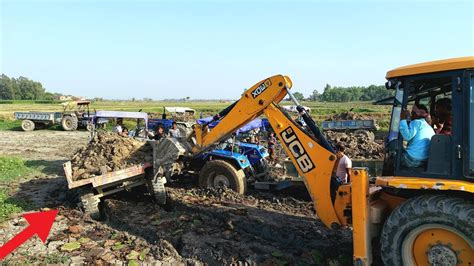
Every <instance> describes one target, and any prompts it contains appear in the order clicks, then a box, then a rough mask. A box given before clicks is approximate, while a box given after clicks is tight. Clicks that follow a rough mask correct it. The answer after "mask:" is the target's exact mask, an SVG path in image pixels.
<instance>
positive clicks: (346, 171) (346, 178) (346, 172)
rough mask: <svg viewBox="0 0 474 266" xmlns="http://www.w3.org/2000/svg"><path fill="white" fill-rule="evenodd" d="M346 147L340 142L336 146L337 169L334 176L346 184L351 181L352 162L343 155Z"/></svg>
mask: <svg viewBox="0 0 474 266" xmlns="http://www.w3.org/2000/svg"><path fill="white" fill-rule="evenodd" d="M345 150H346V147H345V146H344V144H342V143H341V142H338V143H337V144H336V157H337V161H338V163H337V168H336V176H337V177H338V178H339V179H340V180H341V181H342V182H343V183H348V182H350V181H351V178H350V177H351V176H350V175H351V173H350V171H351V168H352V160H351V159H349V157H347V155H345V154H344V151H345Z"/></svg>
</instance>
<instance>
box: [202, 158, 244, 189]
mask: <svg viewBox="0 0 474 266" xmlns="http://www.w3.org/2000/svg"><path fill="white" fill-rule="evenodd" d="M199 186H200V187H204V188H206V187H207V188H214V187H228V188H230V189H232V190H234V191H236V192H237V193H239V194H245V192H246V190H247V182H246V180H245V174H244V171H243V170H242V169H239V170H237V169H235V167H234V166H233V165H232V164H230V163H228V162H226V161H222V160H212V161H208V162H207V163H206V164H205V165H204V167H203V168H202V169H201V172H200V174H199Z"/></svg>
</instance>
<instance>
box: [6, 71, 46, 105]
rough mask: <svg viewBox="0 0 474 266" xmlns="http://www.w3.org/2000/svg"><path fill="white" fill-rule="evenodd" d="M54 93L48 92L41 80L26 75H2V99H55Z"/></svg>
mask: <svg viewBox="0 0 474 266" xmlns="http://www.w3.org/2000/svg"><path fill="white" fill-rule="evenodd" d="M53 99H54V94H52V93H49V92H46V90H45V89H44V88H43V85H42V84H41V83H40V82H37V81H34V80H31V79H28V78H26V77H21V76H20V77H19V78H13V77H12V78H10V77H8V76H7V75H5V74H2V75H1V76H0V100H53Z"/></svg>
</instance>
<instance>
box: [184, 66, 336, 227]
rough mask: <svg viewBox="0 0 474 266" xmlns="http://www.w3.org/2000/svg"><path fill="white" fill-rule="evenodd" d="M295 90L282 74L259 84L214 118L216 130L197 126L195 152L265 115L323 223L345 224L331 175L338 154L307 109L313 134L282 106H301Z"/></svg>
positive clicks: (327, 224)
mask: <svg viewBox="0 0 474 266" xmlns="http://www.w3.org/2000/svg"><path fill="white" fill-rule="evenodd" d="M291 87H292V82H291V80H290V78H289V77H286V76H282V75H276V76H273V77H270V78H267V79H265V80H262V81H260V82H259V83H257V84H255V85H254V86H252V87H251V88H250V89H248V90H247V91H246V92H245V93H244V94H243V95H242V97H241V98H240V100H238V101H237V102H235V103H233V104H232V105H230V106H229V107H227V108H226V109H224V110H223V111H221V112H220V113H219V114H218V115H216V116H215V117H214V120H213V121H217V120H219V123H218V124H217V126H215V127H214V128H213V129H212V130H209V129H208V127H207V125H195V127H194V132H195V137H196V146H195V147H194V149H193V152H194V153H199V152H202V151H204V150H206V149H207V148H209V147H210V146H211V145H213V144H215V143H218V142H219V141H221V140H223V139H225V138H226V137H228V136H229V135H230V134H231V133H232V132H234V131H235V130H237V129H238V128H240V127H242V126H243V125H245V124H246V123H248V122H250V121H251V120H252V119H254V118H256V117H258V116H260V115H262V114H265V116H266V117H267V118H268V121H269V122H270V125H271V126H272V128H273V130H274V131H275V134H276V136H277V137H278V138H279V140H280V142H281V143H282V144H283V147H284V149H285V151H286V152H287V154H288V156H289V157H290V158H291V160H292V161H293V164H294V165H295V167H296V169H297V170H298V172H299V174H300V175H301V176H303V177H304V180H305V185H306V187H307V188H308V191H309V192H310V195H311V197H312V199H313V202H314V205H315V209H316V212H317V214H318V216H319V218H320V219H321V221H322V222H323V223H324V224H325V225H326V226H328V227H331V226H333V225H334V224H341V222H340V220H339V219H338V216H337V215H336V211H335V209H334V205H333V203H332V200H331V189H330V184H331V178H332V177H331V175H332V169H333V166H334V164H335V161H336V156H335V154H334V151H333V150H332V148H331V147H330V146H329V145H328V143H327V141H326V140H325V139H324V137H323V136H322V135H321V133H320V132H319V129H317V127H316V126H315V124H314V122H313V121H312V119H311V118H310V116H309V115H308V114H307V113H306V111H304V109H303V108H301V107H300V108H299V111H300V112H301V114H302V116H303V118H304V119H305V122H306V124H307V125H308V127H309V128H310V130H311V131H312V133H313V135H311V134H310V133H308V132H307V131H306V130H305V129H303V128H302V127H300V126H299V125H297V124H296V123H295V122H294V121H293V120H292V119H291V118H290V117H289V116H288V115H287V114H286V113H285V111H283V110H282V109H281V108H280V107H279V106H278V103H279V102H280V101H281V100H283V98H284V97H285V96H286V95H289V96H290V98H291V99H292V100H293V101H294V102H295V104H296V105H297V106H299V104H298V102H297V101H296V99H294V97H293V95H292V94H291V92H290V91H289V90H290V88H291Z"/></svg>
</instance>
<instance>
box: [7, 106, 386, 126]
mask: <svg viewBox="0 0 474 266" xmlns="http://www.w3.org/2000/svg"><path fill="white" fill-rule="evenodd" d="M231 103H232V102H230V101H227V102H225V101H186V102H164V101H99V102H93V103H92V104H91V107H90V108H91V110H94V109H95V110H115V111H138V110H140V109H142V111H143V112H148V113H153V114H156V115H159V114H161V113H162V112H163V107H171V106H181V107H189V108H193V109H195V110H196V112H197V113H196V115H197V116H199V115H200V114H201V112H202V114H203V116H210V115H214V114H216V113H217V112H219V111H220V110H222V109H224V108H225V107H227V106H229V105H230V104H231ZM291 104H292V103H291V102H282V103H281V105H291ZM302 104H303V105H305V106H307V107H309V108H311V115H312V116H313V117H314V118H315V120H316V121H321V120H324V119H325V118H326V117H327V116H328V115H331V114H337V113H341V112H346V111H349V110H350V109H352V111H353V112H355V113H364V114H368V115H370V116H372V117H374V118H375V119H376V120H377V122H378V123H379V124H380V125H381V126H382V128H384V127H386V125H387V124H388V119H389V117H388V115H387V114H388V113H389V110H390V108H389V107H387V106H380V105H373V104H372V103H370V102H345V103H328V102H302ZM61 110H62V106H61V105H60V104H57V103H55V104H50V103H32V102H21V101H20V102H18V101H16V102H14V103H3V104H0V130H5V129H12V128H18V127H19V123H18V122H14V116H13V113H14V112H16V111H49V112H53V111H58V112H59V111H61Z"/></svg>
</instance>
